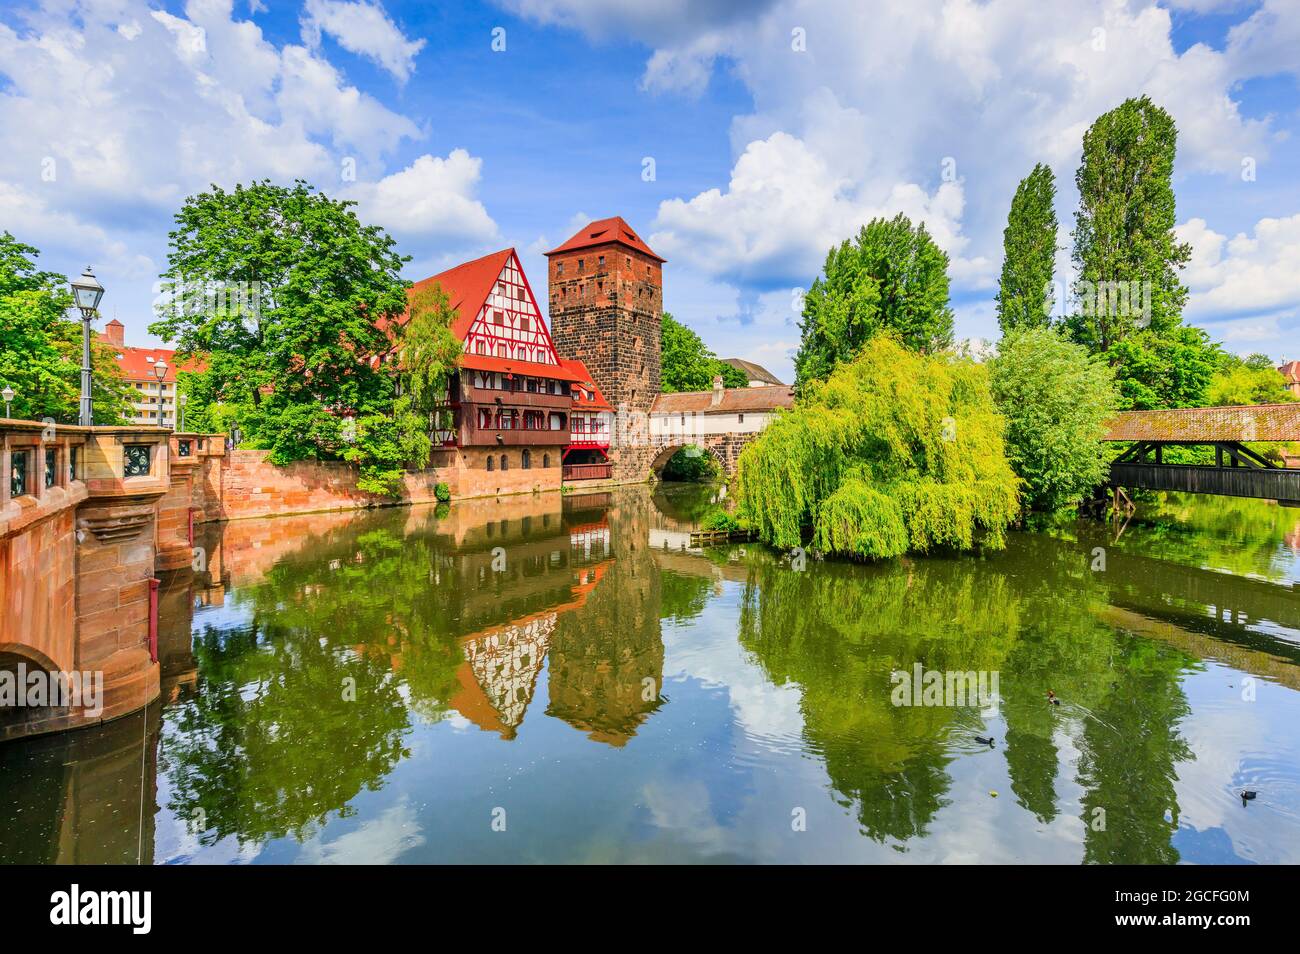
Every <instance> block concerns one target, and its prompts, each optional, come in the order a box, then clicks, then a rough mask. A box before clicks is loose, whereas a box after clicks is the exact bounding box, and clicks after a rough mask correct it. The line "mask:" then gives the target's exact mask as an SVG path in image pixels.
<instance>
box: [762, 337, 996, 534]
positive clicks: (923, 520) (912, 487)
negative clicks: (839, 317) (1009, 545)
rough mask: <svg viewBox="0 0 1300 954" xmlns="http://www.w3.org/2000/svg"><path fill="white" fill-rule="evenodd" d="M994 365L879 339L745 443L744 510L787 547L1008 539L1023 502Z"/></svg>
mask: <svg viewBox="0 0 1300 954" xmlns="http://www.w3.org/2000/svg"><path fill="white" fill-rule="evenodd" d="M1003 427H1004V422H1003V419H1002V417H1001V416H1000V415H999V414H998V412H997V410H996V408H995V406H994V403H993V397H992V395H991V393H990V390H989V381H988V372H987V371H986V369H985V368H984V367H982V366H981V365H978V364H976V363H975V362H973V361H970V360H969V359H961V358H956V357H953V356H951V355H948V354H938V355H924V354H918V353H917V352H915V351H912V350H910V349H908V348H906V347H904V346H903V345H902V344H900V343H899V342H898V341H897V340H895V339H894V338H892V337H887V336H883V335H881V336H877V337H875V338H873V339H871V340H870V341H869V342H868V343H867V344H866V345H865V346H864V347H863V349H862V351H861V353H860V354H859V355H858V357H857V358H855V359H854V360H853V361H851V362H846V363H843V364H841V365H839V366H838V367H837V368H836V370H835V371H834V372H833V373H832V374H831V376H830V377H829V378H828V379H827V380H826V381H824V382H819V383H814V384H812V385H811V386H810V387H809V388H808V390H807V392H806V393H805V394H804V395H803V396H802V397H801V399H800V401H799V403H798V404H797V405H796V406H795V408H794V409H793V410H791V411H789V412H787V413H784V414H781V415H778V416H777V418H776V419H775V420H774V421H773V422H772V423H771V424H770V425H769V426H768V427H767V429H766V430H764V431H763V433H762V434H761V435H760V436H759V437H758V438H757V439H756V440H755V441H754V442H753V443H752V444H750V445H749V447H747V448H745V450H744V452H743V453H742V454H741V456H740V460H739V464H738V471H737V476H738V480H737V498H738V500H739V509H740V514H741V516H742V517H743V518H744V519H745V520H746V521H747V522H748V524H749V525H750V526H751V527H752V528H754V529H755V530H756V531H757V532H758V534H759V536H760V537H761V538H762V539H763V540H765V541H767V542H768V543H770V544H772V545H774V546H778V547H793V546H799V545H802V544H804V543H806V542H808V541H811V544H812V546H813V547H814V548H816V549H818V550H822V551H825V552H827V553H834V554H841V555H845V556H855V557H860V558H868V559H873V558H883V557H893V556H899V555H900V554H903V553H906V552H908V551H919V552H925V551H927V550H932V549H937V548H955V549H962V550H965V549H970V548H972V547H974V546H976V545H977V544H982V545H985V546H989V547H994V548H1000V547H1001V546H1002V545H1003V542H1004V537H1005V531H1006V527H1007V525H1008V524H1009V523H1010V522H1011V521H1012V520H1013V519H1015V517H1016V513H1017V510H1018V506H1019V500H1018V496H1019V481H1018V479H1017V478H1016V476H1015V474H1014V473H1012V470H1011V466H1010V464H1008V462H1007V457H1006V453H1005V448H1004V445H1003V439H1002V432H1003Z"/></svg>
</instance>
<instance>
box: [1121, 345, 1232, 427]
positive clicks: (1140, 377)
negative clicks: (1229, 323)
mask: <svg viewBox="0 0 1300 954" xmlns="http://www.w3.org/2000/svg"><path fill="white" fill-rule="evenodd" d="M1219 354H1220V352H1219V347H1218V345H1216V344H1214V342H1212V341H1210V336H1209V335H1207V334H1206V333H1205V332H1204V331H1202V330H1201V329H1200V328H1193V327H1191V326H1189V325H1178V326H1177V327H1175V328H1171V329H1169V330H1168V331H1166V332H1165V333H1164V334H1161V333H1159V332H1157V331H1154V330H1153V329H1149V328H1148V329H1143V330H1141V331H1139V332H1137V333H1136V334H1132V335H1130V336H1129V337H1127V338H1125V339H1124V340H1123V341H1120V342H1117V343H1116V344H1115V345H1114V346H1113V347H1112V348H1111V349H1110V352H1109V357H1110V359H1111V364H1112V366H1113V367H1114V368H1115V380H1116V382H1117V383H1118V385H1119V391H1120V407H1121V408H1123V409H1129V408H1132V409H1135V410H1139V411H1141V410H1154V409H1159V408H1166V407H1201V406H1203V405H1204V404H1205V399H1206V394H1207V391H1208V389H1209V386H1210V380H1211V379H1212V378H1213V377H1214V372H1215V368H1217V367H1218V362H1219Z"/></svg>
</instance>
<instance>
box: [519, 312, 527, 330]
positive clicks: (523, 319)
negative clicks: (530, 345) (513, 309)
mask: <svg viewBox="0 0 1300 954" xmlns="http://www.w3.org/2000/svg"><path fill="white" fill-rule="evenodd" d="M519 330H520V331H527V330H528V316H527V315H520V316H519Z"/></svg>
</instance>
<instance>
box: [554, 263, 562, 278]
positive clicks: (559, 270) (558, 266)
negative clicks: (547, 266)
mask: <svg viewBox="0 0 1300 954" xmlns="http://www.w3.org/2000/svg"><path fill="white" fill-rule="evenodd" d="M555 274H557V275H563V274H564V263H563V262H556V263H555Z"/></svg>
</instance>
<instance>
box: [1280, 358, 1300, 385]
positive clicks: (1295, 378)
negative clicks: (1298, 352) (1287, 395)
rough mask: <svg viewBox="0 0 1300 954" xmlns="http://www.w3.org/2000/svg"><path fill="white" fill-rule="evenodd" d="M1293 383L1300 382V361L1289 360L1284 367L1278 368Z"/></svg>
mask: <svg viewBox="0 0 1300 954" xmlns="http://www.w3.org/2000/svg"><path fill="white" fill-rule="evenodd" d="M1278 370H1279V371H1281V372H1282V376H1283V377H1285V378H1286V379H1287V380H1288V381H1290V382H1291V383H1292V384H1300V361H1288V362H1287V363H1286V364H1284V365H1282V367H1280V368H1278Z"/></svg>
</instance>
